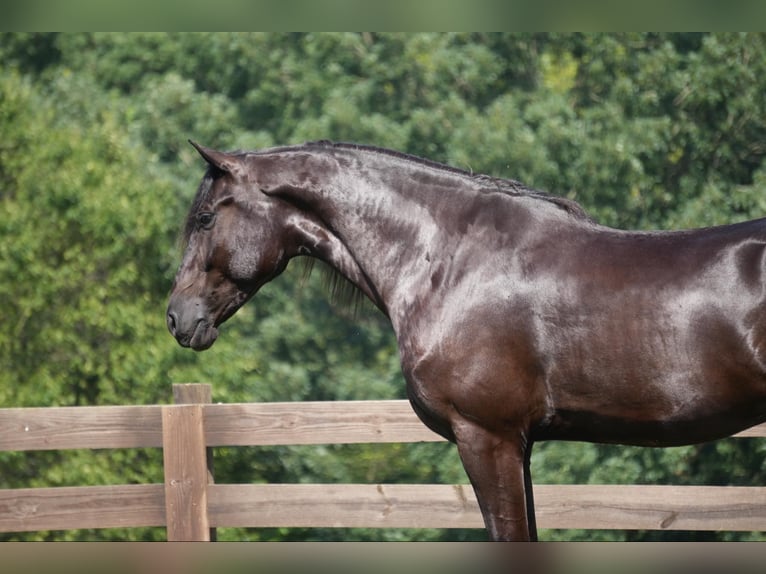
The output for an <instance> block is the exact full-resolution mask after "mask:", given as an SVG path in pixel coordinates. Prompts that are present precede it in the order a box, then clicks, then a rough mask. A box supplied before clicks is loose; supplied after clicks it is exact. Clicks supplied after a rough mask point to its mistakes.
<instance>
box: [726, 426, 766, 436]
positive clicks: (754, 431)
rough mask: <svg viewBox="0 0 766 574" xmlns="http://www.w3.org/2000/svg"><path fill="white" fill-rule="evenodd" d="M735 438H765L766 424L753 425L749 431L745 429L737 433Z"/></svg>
mask: <svg viewBox="0 0 766 574" xmlns="http://www.w3.org/2000/svg"><path fill="white" fill-rule="evenodd" d="M732 436H735V437H737V438H754V437H766V423H763V424H760V425H755V426H754V427H750V428H749V429H745V430H743V431H742V432H738V433H737V434H735V435H732Z"/></svg>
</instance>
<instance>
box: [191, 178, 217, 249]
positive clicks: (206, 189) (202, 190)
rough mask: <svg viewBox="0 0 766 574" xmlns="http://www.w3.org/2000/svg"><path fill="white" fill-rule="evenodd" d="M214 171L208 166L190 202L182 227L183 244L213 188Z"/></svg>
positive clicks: (193, 227)
mask: <svg viewBox="0 0 766 574" xmlns="http://www.w3.org/2000/svg"><path fill="white" fill-rule="evenodd" d="M214 173H215V168H213V167H211V166H208V168H207V171H206V172H205V175H204V176H203V177H202V181H200V184H199V187H198V188H197V193H196V195H195V196H194V201H193V202H192V206H191V209H189V213H188V214H187V215H186V222H185V224H184V229H183V245H184V246H186V245H188V243H189V239H190V238H191V234H192V233H193V232H194V229H195V227H196V225H197V213H198V212H199V210H200V208H201V207H202V205H203V204H204V203H205V202H206V201H207V200H208V197H209V196H210V192H211V191H212V189H213V180H214V179H215V178H214Z"/></svg>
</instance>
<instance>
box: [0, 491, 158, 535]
mask: <svg viewBox="0 0 766 574" xmlns="http://www.w3.org/2000/svg"><path fill="white" fill-rule="evenodd" d="M164 524H165V493H164V488H163V486H162V485H161V484H130V485H120V486H75V487H58V488H19V489H11V490H0V532H26V531H34V530H70V529H76V528H118V527H136V526H163V525H164Z"/></svg>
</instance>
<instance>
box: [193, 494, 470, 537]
mask: <svg viewBox="0 0 766 574" xmlns="http://www.w3.org/2000/svg"><path fill="white" fill-rule="evenodd" d="M208 513H209V516H210V523H211V524H212V525H214V526H218V527H222V526H252V527H266V526H274V527H276V526H284V527H290V526H292V527H327V528H333V527H370V528H481V527H483V522H482V518H481V515H480V514H479V507H478V505H477V503H476V498H475V496H474V494H473V490H472V489H471V486H470V485H467V484H464V485H454V486H453V485H443V484H436V485H421V484H216V485H210V487H209V492H208Z"/></svg>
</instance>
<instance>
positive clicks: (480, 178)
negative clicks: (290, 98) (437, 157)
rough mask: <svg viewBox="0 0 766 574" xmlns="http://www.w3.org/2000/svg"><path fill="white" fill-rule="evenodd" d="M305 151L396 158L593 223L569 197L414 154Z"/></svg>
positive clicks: (355, 147)
mask: <svg viewBox="0 0 766 574" xmlns="http://www.w3.org/2000/svg"><path fill="white" fill-rule="evenodd" d="M304 147H309V148H310V147H319V148H332V149H347V150H352V151H363V152H370V153H375V154H380V155H387V156H389V157H394V158H397V159H401V160H404V161H408V162H411V163H415V164H418V165H422V166H424V167H428V168H430V169H435V170H437V171H444V172H447V173H453V174H455V175H459V176H462V177H466V178H469V179H472V180H473V181H476V182H478V183H479V184H481V185H482V186H483V191H489V192H500V193H504V194H506V195H509V196H512V197H532V198H535V199H540V200H542V201H547V202H548V203H552V204H553V205H555V206H556V207H558V208H560V209H563V210H564V211H566V212H567V213H569V214H570V215H572V216H574V217H575V218H577V219H583V220H587V221H591V218H590V216H589V215H588V214H587V213H586V212H585V210H584V209H583V208H582V206H580V204H579V203H577V202H576V201H574V200H572V199H568V198H566V197H561V196H559V195H553V194H550V193H547V192H545V191H540V190H537V189H533V188H531V187H528V186H526V185H524V184H523V183H521V182H520V181H517V180H515V179H507V178H502V177H495V176H491V175H485V174H482V173H474V172H472V171H467V170H465V169H461V168H458V167H454V166H451V165H448V164H445V163H441V162H438V161H433V160H430V159H426V158H423V157H420V156H417V155H412V154H408V153H404V152H400V151H396V150H392V149H388V148H384V147H378V146H372V145H365V144H357V143H348V142H333V141H330V140H317V141H313V142H307V143H306V144H304Z"/></svg>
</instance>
